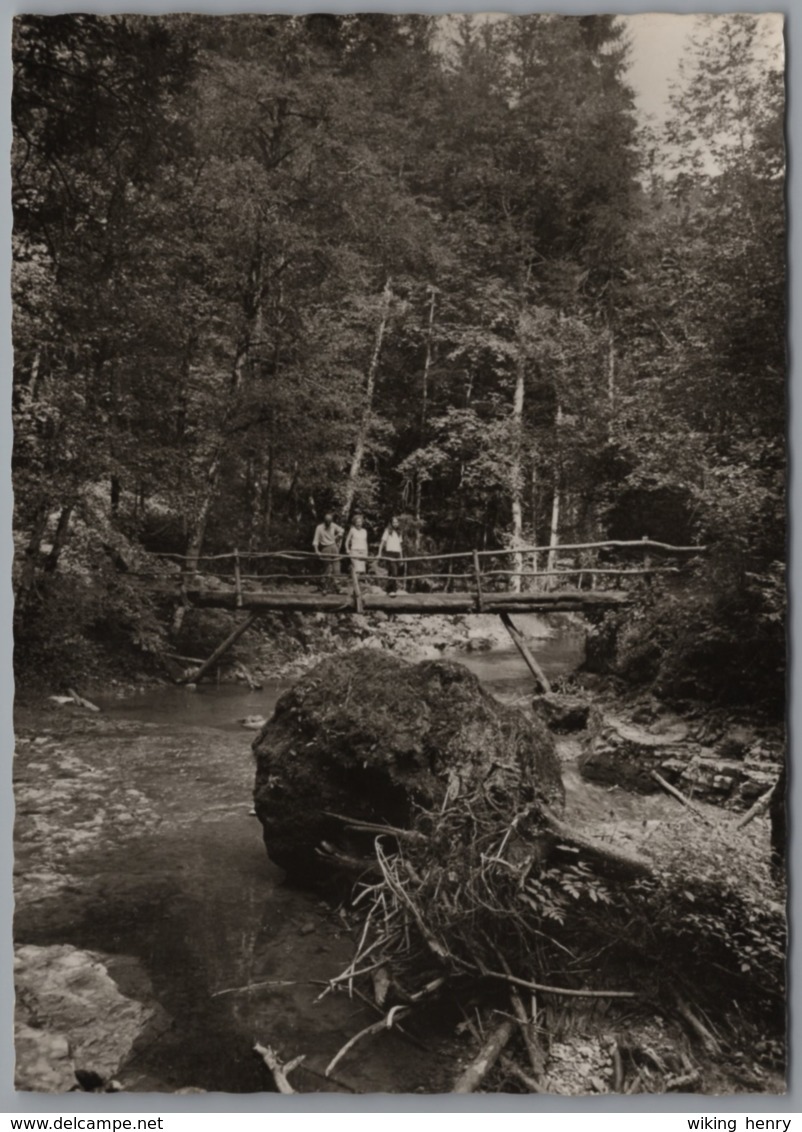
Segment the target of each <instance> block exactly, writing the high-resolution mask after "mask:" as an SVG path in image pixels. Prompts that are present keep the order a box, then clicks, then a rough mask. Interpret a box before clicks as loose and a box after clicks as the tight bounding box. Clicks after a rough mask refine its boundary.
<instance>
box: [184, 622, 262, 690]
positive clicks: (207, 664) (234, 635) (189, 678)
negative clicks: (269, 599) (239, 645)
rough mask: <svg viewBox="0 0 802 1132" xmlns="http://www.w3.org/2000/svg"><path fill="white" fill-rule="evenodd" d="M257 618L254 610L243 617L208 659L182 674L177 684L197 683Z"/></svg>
mask: <svg viewBox="0 0 802 1132" xmlns="http://www.w3.org/2000/svg"><path fill="white" fill-rule="evenodd" d="M258 619H259V613H258V612H254V613H251V614H249V615H248V616H247V617H246V618H245V620H244V621H242V622H240V624H239V625H237V627H236V629H234V630H232V632H230V633H229V634H228V636H227V637H226V639H225V640H224V641H223V642H222V644H219V645H218V646H217V648H216V649H215V650H214V652H213V653H212V655H211V656H210V657H209V659H208V660H206V661H204V663H203V664H202V665H201V666H200V668H196V669H193V671H192V672H188V673H187V674H186V676H182V677H181V679H180V680H179V681H178V683H179V684H196V683H198V681H199V680H202V679H203V677H204V676H205V675H206V673H207V672H208V671H209V669H210V668H212V667H213V666H214V665H215V663H216V662H217V661H218V660H219V659H220V657H221V656H223V655H224V654H225V653H227V652H228V650H229V649H230V648H231V646H232V645H234V644H236V642H237V641H238V640H239V639H240V637H241V636H242V634H243V633H244V632H245V631H246V630H247V629H250V627H251V625H253V623H254V622H255V621H258Z"/></svg>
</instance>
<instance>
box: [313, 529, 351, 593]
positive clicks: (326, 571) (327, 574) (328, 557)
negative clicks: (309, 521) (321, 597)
mask: <svg viewBox="0 0 802 1132" xmlns="http://www.w3.org/2000/svg"><path fill="white" fill-rule="evenodd" d="M343 533H344V532H343V529H342V527H338V526H337V524H336V523H335V522H334V514H333V512H331V511H327V512H326V514H325V515H324V516H323V522H322V523H319V524H318V525H317V527H315V537H314V538H313V539H312V549H313V550H314V552H315V554H316V555H317V556H318V558H320V559H321V561H322V562H323V577H322V578H321V580H320V588H321V590H322V591H323V593H336V592H337V574H338V573H339V568H340V539H341V538H342V537H343Z"/></svg>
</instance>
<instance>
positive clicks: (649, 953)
mask: <svg viewBox="0 0 802 1132" xmlns="http://www.w3.org/2000/svg"><path fill="white" fill-rule="evenodd" d="M331 816H335V815H331ZM339 820H340V821H341V822H342V823H343V825H345V826H348V827H350V828H352V829H358V830H360V831H361V832H362V833H365V832H368V831H372V832H373V833H375V834H376V837H375V842H374V852H375V862H376V869H375V872H374V873H373V874H372V875H369V876H366V878H365V879H364V880H363V882H362V883H361V885H360V886H359V887H358V890H357V893H356V896H355V898H354V906H355V909H356V911H357V912H358V913H359V915H360V917H361V918H360V921H359V924H360V929H359V937H358V943H357V946H356V950H355V954H354V957H353V960H352V962H351V964H350V965H349V967H348V968H347V970H345V971H344V972H342V973H341V974H340V975H339V976H338V977H337V978H336V979H334V980H332V989H335V988H337V989H343V988H345V987H347V988H348V989H349V991H351V992H352V993H353V991H354V989H355V988H356V989H357V991H358V993H359V994H360V997H369V998H370V999H371V1001H372V1002H374V1003H375V1004H376V1005H377V1006H378V1007H380V1008H381V1009H382V1011H384V1012H386V1015H385V1018H384V1021H380V1022H377V1023H376V1024H375V1025H373V1026H371V1027H369V1031H370V1032H371V1033H375V1032H379V1031H380V1030H381V1029H382V1028H384V1027H385V1026H386V1027H391V1026H392V1025H393V1024H394V1023H396V1022H397V1021H399V1020H400V1018H402V1017H405V1016H406V1015H409V1014H410V1013H412V1012H414V1011H415V1010H417V1009H418V1008H420V1007H424V1006H425V1005H426V1004H427V1003H430V1002H431V1001H432V1000H433V999H434V998H435V997H438V996H440V997H442V996H443V995H444V994H445V993H447V992H451V1000H452V1001H456V1002H457V1003H458V1004H460V1003H461V1002H465V1001H471V1002H474V1003H475V1002H476V1001H477V996H479V997H480V998H481V1001H482V1002H483V1003H484V1005H485V1006H486V1007H487V1008H488V1009H489V1010H490V1011H491V1015H490V1016H491V1017H493V1018H494V1019H495V1024H494V1025H493V1026H492V1027H490V1028H489V1030H488V1032H486V1033H481V1034H480V1033H475V1035H474V1036H475V1037H476V1040H477V1042H479V1043H480V1050H479V1055H478V1061H479V1062H481V1064H480V1065H478V1066H474V1070H475V1072H473V1073H471V1072H468V1071H466V1072H467V1076H465V1075H464V1074H463V1077H461V1078H460V1080H459V1081H458V1082H456V1083H455V1086H454V1087H455V1088H458V1089H459V1091H462V1090H463V1089H464V1088H467V1087H468V1086H470V1088H476V1087H478V1086H479V1085H480V1084H481V1082H482V1080H483V1079H484V1077H485V1076H486V1075H487V1074H488V1073H489V1072H490V1071H491V1069H493V1066H496V1065H501V1067H502V1070H503V1071H504V1073H505V1075H506V1076H505V1080H506V1081H508V1082H509V1081H510V1080H515V1081H517V1083H518V1086H519V1087H523V1088H525V1089H528V1090H529V1091H541V1090H542V1078H541V1074H542V1071H543V1060H544V1059H543V1051H542V1048H541V1046H540V1043H539V1041H538V1037H537V1005H536V1003H537V1000H538V996H544V997H545V1000H546V1001H547V1002H548V1001H560V1000H565V1001H571V1000H574V1001H576V1000H577V999H579V1000H583V1001H585V1002H588V1001H590V1002H592V1001H593V1000H601V1001H603V1002H605V1003H608V1004H610V1003H612V1004H614V1003H615V1002H616V1001H618V1000H623V999H628V1000H630V1006H631V1005H632V1000H635V1001H636V1002H637V1004H638V1005H639V1006H640V1007H642V1008H643V1009H645V1010H646V1012H647V1014H648V1012H649V1011H651V1012H653V1013H655V1014H663V1015H666V1014H671V1015H672V1017H673V1018H674V1019H675V1020H677V1021H681V1022H682V1023H684V1025H685V1029H686V1031H687V1032H688V1033H689V1034H690V1036H691V1038H692V1039H694V1040H695V1041H696V1042H697V1044H698V1043H699V1041H700V1038H699V1035H700V1034H704V1035H705V1041H704V1042H702V1043H701V1046H702V1047H704V1050H703V1052H704V1053H705V1054H707V1055H710V1054H711V1052H715V1048H716V1047H715V1044H714V1043H715V1039H714V1038H713V1036H712V1034H711V1027H714V1024H713V1023H709V1025H706V1024H705V1023H704V1022H703V1021H701V1019H700V1015H701V1016H702V1017H703V1018H706V1019H707V1020H708V1022H709V1020H710V1018H711V1017H715V1011H716V1009H718V1010H719V1014H720V1006H717V1003H718V1002H720V1001H726V1002H727V1003H728V1004H731V1003H732V1001H733V995H734V996H735V998H736V999H739V998H740V1000H741V1001H739V1002H738V1004H737V1010H738V1012H739V1014H741V1015H742V1014H743V1013H744V1012H746V1011H747V1010H748V1008H749V1006H750V1005H752V1003H753V1001H754V1002H757V1003H758V1004H759V1009H760V1010H762V1011H763V1012H764V1018H763V1021H765V1013H766V1003H767V1002H769V1003H771V1004H773V1005H772V1006H771V1009H772V1010H774V1012H775V1014H776V1009H775V1008H777V1009H779V1008H781V1004H782V998H783V994H784V991H783V987H782V982H783V979H782V964H783V956H784V917H783V913H782V909H781V908H778V907H776V906H775V907H769V908H761V909H757V908H756V906H755V905H754V904H749V903H748V902H746V903H745V902H744V900H743V899H742V898H741V897H740V896H734V895H733V893H732V892H731V891H729V890H727V889H726V886H724V885H723V884H720V883H719V882H718V880H716V879H715V878H714V879H712V880H711V879H710V878H709V877H705V876H701V877H696V878H694V877H693V876H689V875H688V874H687V872H686V873H685V874H684V875H682V876H679V875H667V874H665V873H663V872H662V871H661V870H659V869H657V868H656V867H655V866H654V865H652V864H650V863H649V862H647V861H645V860H643V859H642V858H639V857H635V856H632V855H631V854H630V853H628V852H625V851H623V850H621V849H620V848H617V847H614V846H613V845H611V844H609V843H607V842H600V841H597V840H593V839H591V838H588V837H586V836H584V835H583V834H581V833H578V832H577V831H575V830H573V829H571V828H569V827H568V826H567V825H565V824H564V823H563V822H562V821H561V820H560V819H558V818H557V817H556V816H554V815H553V814H552V813H551V812H550V811H549V809H548V808H547V807H545V806H544V805H543V804H542V802H532V803H531V804H529V805H528V806H524V807H521V800H520V797H518V798H516V797H515V796H513V795H512V793H508V792H505V791H502V790H500V789H499V788H498V784H496V785H495V786H494V787H492V788H487V787H483V788H482V787H480V788H479V789H476V790H474V792H473V793H470V794H457V795H456V796H453V797H450V798H449V797H447V798H446V800H445V802H444V803H443V805H442V807H441V808H440V810H439V811H438V812H432V811H424V810H420V811H419V812H418V814H417V816H416V818H415V820H414V822H413V825H412V828H411V829H394V828H391V827H383V826H381V825H376V826H371V825H370V824H369V823H366V822H351V821H349V819H348V818H347V817H346V816H339ZM705 836H706V837H708V838H710V837H711V836H712V835H711V834H710V832H709V831H707V830H705ZM733 902H734V903H733ZM739 917H740V920H739ZM746 921H749V922H750V923H751V928H752V930H751V934H749V933H748V932H747V934H748V935H749V939H748V942H746V936H744V937H743V938H740V937H739V938H736V937H738V931H737V930H736V925H738V924H740V926H741V927H744V924H745V923H746ZM747 957H748V958H747ZM749 963H751V964H752V968H751V969H748V964H749ZM714 968H715V969H714ZM360 986H361V987H364V990H359V988H360ZM722 987H726V990H727V997H726V998H725V999H724V1000H722V999H721V993H722ZM524 1000H527V1001H528V1002H529V1003H530V1004H531V1005H530V1007H529V1008H527V1007H526V1006H525V1005H524ZM691 1004H692V1005H691ZM620 1005H621V1006H622V1007H623V1006H624V1005H625V1004H624V1003H621V1004H620ZM719 1023H720V1024H721V1025H723V1024H724V1022H723V1019H721V1018H720V1019H719ZM514 1034H517V1036H518V1037H517V1042H516V1043H513V1044H514V1045H515V1044H517V1048H518V1055H519V1056H518V1059H517V1060H516V1059H515V1058H514V1057H511V1055H510V1054H509V1053H507V1052H505V1049H506V1047H507V1046H508V1043H509V1042H510V1039H511V1037H512V1036H513V1035H514ZM366 1035H367V1031H365V1032H364V1033H363V1034H360V1035H357V1036H356V1038H354V1039H352V1040H351V1042H350V1043H349V1044H348V1046H347V1047H344V1049H343V1050H341V1051H340V1053H339V1054H338V1055H337V1057H336V1058H335V1060H334V1062H333V1063H332V1064H336V1063H337V1062H338V1061H339V1060H340V1059H341V1057H343V1056H344V1055H345V1053H346V1052H348V1051H350V1049H351V1048H353V1045H355V1044H356V1042H357V1041H358V1040H361V1039H362V1038H363V1037H364V1036H366ZM521 1058H523V1059H524V1063H523V1065H522V1064H521ZM680 1068H681V1071H682V1073H694V1072H695V1071H696V1070H695V1069H694V1067H693V1066H690V1067H689V1066H688V1065H687V1064H684V1065H683V1066H682V1067H680ZM669 1076H670V1074H668V1075H666V1080H668V1078H669ZM463 1078H464V1079H463ZM466 1082H467V1084H466ZM663 1087H667V1086H666V1085H665V1082H663Z"/></svg>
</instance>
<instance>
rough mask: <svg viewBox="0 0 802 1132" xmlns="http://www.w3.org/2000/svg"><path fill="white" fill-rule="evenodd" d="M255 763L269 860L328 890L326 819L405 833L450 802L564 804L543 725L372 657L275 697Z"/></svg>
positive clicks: (336, 827) (451, 681) (439, 667)
mask: <svg viewBox="0 0 802 1132" xmlns="http://www.w3.org/2000/svg"><path fill="white" fill-rule="evenodd" d="M253 751H254V754H255V756H256V784H255V788H254V802H255V808H256V814H257V816H258V818H259V820H260V821H261V823H262V826H263V830H264V839H265V844H266V846H267V851H268V854H269V856H270V858H271V859H272V860H273V861H274V862H275V863H276V864H277V865H279V866H281V867H282V868H284V869H285V870H286V871H287V873H288V874H289V875H290V876H291V877H292V878H294V879H296V880H299V881H302V882H306V883H309V882H316V881H319V880H321V879H324V878H325V875H326V866H325V864H324V863H323V862H322V860H321V857H320V855H319V854H318V853H317V852H316V850H317V849H318V847H319V846H320V845H321V843H323V842H326V843H329V844H330V843H335V844H338V845H342V844H343V842H342V835H343V824H342V823H341V822H338V821H337V820H336V819H334V818H332V817H330V816H327V814H330V813H335V814H341V815H347V816H348V817H350V818H354V819H358V820H361V821H368V822H380V823H389V824H390V825H394V826H399V827H406V826H409V825H410V823H411V822H412V820H413V817H414V815H415V813H416V810H417V809H418V808H419V807H423V808H426V809H433V808H439V807H440V806H441V805H442V804H443V801H444V799H445V798H446V797H447V796H448V797H449V798H453V797H454V796H455V795H457V794H469V793H471V792H476V791H484V792H487V791H490V792H491V793H492V791H494V790H498V791H503V792H504V793H506V794H509V793H510V792H513V793H514V794H515V795H517V796H519V797H520V802H521V808H522V809H523V808H524V807H526V806H527V805H529V804H531V803H536V802H540V803H544V804H546V805H547V806H549V807H551V808H552V809H553V810H560V809H561V808H562V805H563V802H564V792H563V785H562V777H561V774H560V767H559V763H558V760H557V757H556V755H555V751H554V741H553V739H552V737H551V735H550V734H549V732H548V730H547V729H546V727H545V726H544V725H543V723H541V722H540V721H539V720H536V719H532V718H531V717H529V716H527V715H524V714H523V713H522V712H520V711H519V710H517V709H515V708H512V707H508V706H505V705H503V704H501V703H499V702H498V701H497V700H495V699H494V698H493V697H492V696H491V695H490V694H489V693H488V692H486V691H485V690H484V688H483V687H482V685H481V684H480V683H479V681H478V679H477V678H476V677H475V676H474V675H473V674H472V673H471V672H469V671H468V670H467V669H466V668H464V667H463V666H462V665H461V664H457V663H454V662H452V661H443V660H436V661H424V662H423V663H420V664H408V663H406V662H404V661H401V660H399V659H397V658H395V657H392V656H387V655H385V654H383V653H379V652H376V651H375V650H373V649H364V650H360V651H358V652H353V653H350V654H348V655H346V656H340V657H336V658H332V659H330V660H326V661H324V662H323V663H322V664H319V665H318V666H317V667H316V668H314V669H313V670H312V671H311V672H309V673H307V675H306V676H304V677H303V678H302V679H301V680H300V681H299V682H298V683H297V684H296V685H295V686H294V687H293V688H292V689H290V691H288V692H286V693H285V694H284V695H283V696H282V697H281V699H280V700H279V702H278V704H277V705H276V709H275V711H274V713H273V716H272V718H271V719H270V720H269V721H268V722H267V723H266V724H265V726H264V727H263V728H262V730H261V731H260V733H259V735H258V736H257V737H256V739H255V740H254V743H253ZM371 841H372V839H371ZM371 841H368V842H367V843H365V842H364V841H363V843H362V848H363V850H364V849H366V848H369V846H370V844H371Z"/></svg>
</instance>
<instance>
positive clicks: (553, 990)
mask: <svg viewBox="0 0 802 1132" xmlns="http://www.w3.org/2000/svg"><path fill="white" fill-rule="evenodd" d="M481 973H482V974H483V975H487V977H488V978H490V979H501V980H503V981H504V982H506V983H512V984H514V985H515V986H516V987H526V989H527V990H531V991H545V992H547V993H548V994H561V995H566V996H568V997H569V998H637V997H638V994H637V991H630V990H591V989H589V988H588V987H585V988H583V989H582V990H574V988H573V987H552V986H549V985H548V984H547V983H533V982H531V981H530V980H529V979H519V978H518V976H517V975H505V974H504V973H503V972H502V971H490V970H488V969H487V968H482V971H481Z"/></svg>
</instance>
